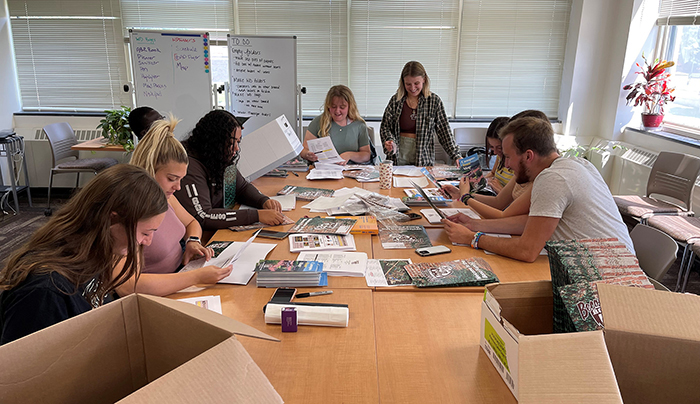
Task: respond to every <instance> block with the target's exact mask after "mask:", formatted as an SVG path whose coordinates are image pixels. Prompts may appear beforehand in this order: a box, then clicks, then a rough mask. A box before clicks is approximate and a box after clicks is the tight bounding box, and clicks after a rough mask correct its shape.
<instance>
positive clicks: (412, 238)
mask: <svg viewBox="0 0 700 404" xmlns="http://www.w3.org/2000/svg"><path fill="white" fill-rule="evenodd" d="M379 241H381V243H382V247H384V248H385V249H387V250H390V249H398V248H413V249H415V248H421V247H430V246H432V245H433V244H432V243H431V242H430V238H429V237H428V233H426V232H425V227H423V226H417V225H409V226H382V227H380V228H379Z"/></svg>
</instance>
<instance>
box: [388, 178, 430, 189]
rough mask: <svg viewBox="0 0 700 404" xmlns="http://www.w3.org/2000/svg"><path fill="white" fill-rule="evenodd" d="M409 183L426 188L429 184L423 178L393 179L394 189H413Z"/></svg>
mask: <svg viewBox="0 0 700 404" xmlns="http://www.w3.org/2000/svg"><path fill="white" fill-rule="evenodd" d="M411 181H413V182H415V183H416V184H418V185H420V186H421V187H427V186H428V184H429V182H428V180H427V179H425V177H406V178H403V177H394V187H395V188H413V185H412V184H411Z"/></svg>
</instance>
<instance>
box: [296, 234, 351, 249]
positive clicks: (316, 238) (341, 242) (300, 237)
mask: <svg viewBox="0 0 700 404" xmlns="http://www.w3.org/2000/svg"><path fill="white" fill-rule="evenodd" d="M289 251H290V252H301V251H355V238H354V237H353V236H352V234H348V235H346V236H340V235H336V234H291V235H290V236H289Z"/></svg>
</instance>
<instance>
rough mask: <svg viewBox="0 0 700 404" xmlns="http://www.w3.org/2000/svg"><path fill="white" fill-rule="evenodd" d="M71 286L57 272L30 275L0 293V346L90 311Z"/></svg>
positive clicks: (90, 307) (81, 296) (88, 306)
mask: <svg viewBox="0 0 700 404" xmlns="http://www.w3.org/2000/svg"><path fill="white" fill-rule="evenodd" d="M74 291H75V286H74V285H72V284H71V283H70V282H69V281H68V279H66V278H65V277H64V276H63V275H60V274H59V273H57V272H51V273H50V274H40V275H35V274H31V275H29V276H28V277H27V279H25V280H24V282H22V283H20V284H19V285H18V286H16V287H15V288H13V289H10V290H7V291H3V292H2V293H0V327H1V328H0V345H2V344H6V343H8V342H11V341H14V340H16V339H19V338H22V337H24V336H26V335H29V334H31V333H33V332H36V331H39V330H41V329H44V328H46V327H48V326H51V325H54V324H56V323H59V322H61V321H63V320H67V319H69V318H71V317H74V316H77V315H78V314H82V313H85V312H86V311H89V310H90V309H92V306H90V304H89V303H88V302H87V300H85V298H84V297H83V295H82V294H81V293H80V292H77V293H73V292H74Z"/></svg>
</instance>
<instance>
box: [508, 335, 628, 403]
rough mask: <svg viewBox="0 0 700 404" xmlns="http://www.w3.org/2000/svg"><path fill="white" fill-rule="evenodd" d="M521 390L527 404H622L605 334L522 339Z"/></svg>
mask: <svg viewBox="0 0 700 404" xmlns="http://www.w3.org/2000/svg"><path fill="white" fill-rule="evenodd" d="M519 362H520V363H519V364H520V389H519V393H518V402H519V403H520V404H525V403H557V404H559V403H591V404H603V403H622V398H621V396H620V392H619V389H618V387H617V382H616V381H615V373H614V372H613V368H612V364H611V363H610V359H609V358H608V353H607V350H606V347H605V341H604V339H603V333H602V331H591V332H579V333H570V334H551V335H538V336H532V337H524V338H521V339H520V357H519Z"/></svg>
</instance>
